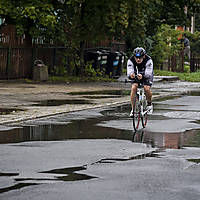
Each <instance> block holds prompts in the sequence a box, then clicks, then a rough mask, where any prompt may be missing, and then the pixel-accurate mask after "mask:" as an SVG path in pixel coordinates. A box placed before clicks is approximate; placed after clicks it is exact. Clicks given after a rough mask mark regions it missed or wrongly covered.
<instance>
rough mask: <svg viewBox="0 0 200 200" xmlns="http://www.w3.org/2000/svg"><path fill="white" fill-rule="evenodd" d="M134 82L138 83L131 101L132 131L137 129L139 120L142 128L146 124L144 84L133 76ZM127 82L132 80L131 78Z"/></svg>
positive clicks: (146, 111)
mask: <svg viewBox="0 0 200 200" xmlns="http://www.w3.org/2000/svg"><path fill="white" fill-rule="evenodd" d="M135 80H136V82H137V83H138V87H137V90H136V94H135V97H134V102H133V116H132V120H133V128H134V131H137V130H138V129H139V127H140V122H141V125H142V128H145V127H146V125H147V120H148V109H147V108H148V107H147V99H146V95H145V92H144V85H143V84H142V83H141V82H140V80H139V79H138V78H137V76H136V78H135ZM128 82H132V81H131V80H130V81H128Z"/></svg>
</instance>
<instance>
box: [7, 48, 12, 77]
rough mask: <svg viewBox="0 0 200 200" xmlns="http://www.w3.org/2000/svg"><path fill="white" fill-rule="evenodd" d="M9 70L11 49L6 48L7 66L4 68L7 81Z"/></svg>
mask: <svg viewBox="0 0 200 200" xmlns="http://www.w3.org/2000/svg"><path fill="white" fill-rule="evenodd" d="M10 68H11V47H9V48H8V52H7V66H6V75H7V79H9V78H10Z"/></svg>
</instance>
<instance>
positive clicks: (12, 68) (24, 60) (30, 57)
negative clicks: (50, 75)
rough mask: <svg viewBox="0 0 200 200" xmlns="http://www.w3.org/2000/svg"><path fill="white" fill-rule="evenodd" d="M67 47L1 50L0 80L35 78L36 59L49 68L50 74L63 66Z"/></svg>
mask: <svg viewBox="0 0 200 200" xmlns="http://www.w3.org/2000/svg"><path fill="white" fill-rule="evenodd" d="M66 51H67V48H65V47H46V48H45V47H41V48H33V47H16V48H6V47H2V48H0V79H20V78H32V77H33V65H34V61H35V60H36V59H39V60H42V61H43V62H44V64H45V65H47V66H48V70H49V72H51V71H52V69H54V67H55V66H61V65H63V64H64V63H63V57H66V56H65V52H66Z"/></svg>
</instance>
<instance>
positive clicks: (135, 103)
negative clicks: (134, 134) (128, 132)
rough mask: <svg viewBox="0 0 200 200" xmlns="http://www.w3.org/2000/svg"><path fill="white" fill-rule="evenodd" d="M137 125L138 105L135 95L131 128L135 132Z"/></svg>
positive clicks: (138, 118) (138, 120)
mask: <svg viewBox="0 0 200 200" xmlns="http://www.w3.org/2000/svg"><path fill="white" fill-rule="evenodd" d="M139 124H140V104H139V100H138V96H137V95H136V96H135V99H134V104H133V128H134V130H135V131H137V130H138V128H139Z"/></svg>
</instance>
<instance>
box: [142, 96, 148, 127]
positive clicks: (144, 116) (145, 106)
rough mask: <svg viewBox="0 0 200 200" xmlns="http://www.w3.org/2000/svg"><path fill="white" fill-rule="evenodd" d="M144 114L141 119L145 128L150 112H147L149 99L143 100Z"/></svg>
mask: <svg viewBox="0 0 200 200" xmlns="http://www.w3.org/2000/svg"><path fill="white" fill-rule="evenodd" d="M143 113H144V114H143V116H141V121H142V126H143V128H145V127H146V125H147V120H148V114H147V101H146V99H145V101H144V102H143Z"/></svg>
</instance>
